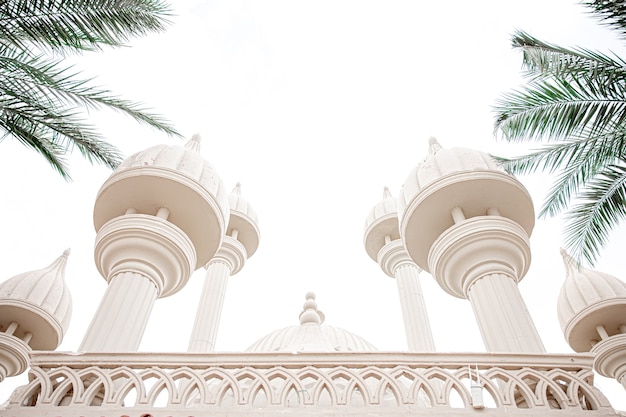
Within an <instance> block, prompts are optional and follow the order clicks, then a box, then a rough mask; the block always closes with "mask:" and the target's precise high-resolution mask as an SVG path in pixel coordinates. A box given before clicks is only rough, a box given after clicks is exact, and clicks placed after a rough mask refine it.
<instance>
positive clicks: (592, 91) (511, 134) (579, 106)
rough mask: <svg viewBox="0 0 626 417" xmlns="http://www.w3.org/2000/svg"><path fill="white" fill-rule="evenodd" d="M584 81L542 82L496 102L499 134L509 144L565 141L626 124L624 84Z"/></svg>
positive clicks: (541, 80)
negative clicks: (585, 132) (534, 140)
mask: <svg viewBox="0 0 626 417" xmlns="http://www.w3.org/2000/svg"><path fill="white" fill-rule="evenodd" d="M584 81H590V80H583V82H581V81H574V82H568V81H565V80H562V79H538V80H534V81H531V82H529V83H528V84H527V85H526V86H524V87H523V88H522V89H520V90H516V91H513V92H511V93H507V94H504V95H503V96H502V97H501V98H500V99H499V100H497V101H496V106H495V112H496V123H495V129H496V132H497V131H498V130H500V131H501V132H502V133H503V135H504V138H505V139H506V140H509V141H525V140H531V139H533V138H535V139H536V138H546V140H563V139H566V138H568V137H571V136H580V135H581V134H582V133H583V132H584V131H585V130H587V131H589V132H591V133H593V134H600V133H602V131H603V130H605V129H606V128H607V127H610V126H615V125H621V124H622V123H624V122H625V121H626V91H624V89H623V87H622V86H621V85H612V86H605V85H598V84H596V83H593V82H591V83H585V82H584Z"/></svg>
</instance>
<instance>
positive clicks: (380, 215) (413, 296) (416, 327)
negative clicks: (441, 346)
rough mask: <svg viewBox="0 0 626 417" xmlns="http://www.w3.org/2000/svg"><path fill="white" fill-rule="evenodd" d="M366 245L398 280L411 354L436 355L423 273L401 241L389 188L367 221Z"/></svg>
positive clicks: (368, 252) (387, 272) (375, 258)
mask: <svg viewBox="0 0 626 417" xmlns="http://www.w3.org/2000/svg"><path fill="white" fill-rule="evenodd" d="M364 242H365V250H366V251H367V254H368V255H369V256H370V258H372V259H373V260H374V261H376V262H377V263H378V265H380V267H381V268H382V270H383V271H384V272H385V274H387V275H388V276H390V277H391V278H395V279H396V283H397V286H398V293H399V296H400V305H401V306H402V316H403V318H404V328H405V332H406V338H407V344H408V347H409V350H410V351H413V352H434V351H435V342H434V339H433V335H432V331H431V329H430V321H429V319H428V312H427V310H426V304H425V302H424V296H423V293H422V287H421V285H420V282H419V273H420V271H421V270H420V268H419V267H418V266H417V265H415V262H413V260H412V259H411V257H410V256H409V254H408V253H407V252H406V249H405V248H404V244H403V243H402V240H401V239H400V229H399V228H398V209H397V203H396V199H395V198H393V196H392V195H391V193H390V192H389V189H388V188H387V187H385V189H384V191H383V198H382V200H381V201H380V203H378V204H377V205H376V206H374V208H372V211H371V212H370V214H369V216H368V217H367V219H366V221H365V237H364Z"/></svg>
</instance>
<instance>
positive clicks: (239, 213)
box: [226, 183, 260, 257]
mask: <svg viewBox="0 0 626 417" xmlns="http://www.w3.org/2000/svg"><path fill="white" fill-rule="evenodd" d="M228 203H229V206H230V220H229V221H228V229H227V231H226V234H227V235H228V236H232V235H233V231H234V230H237V240H238V241H239V242H241V243H242V244H243V246H244V247H245V248H246V252H247V255H248V257H250V256H252V255H253V254H254V252H256V250H257V248H258V247H259V235H260V232H259V228H258V222H259V220H258V217H257V214H256V211H254V208H253V207H252V205H251V204H250V203H248V201H247V200H246V199H245V198H243V197H242V196H241V184H240V183H237V184H236V185H235V188H233V191H232V192H231V193H230V194H229V195H228Z"/></svg>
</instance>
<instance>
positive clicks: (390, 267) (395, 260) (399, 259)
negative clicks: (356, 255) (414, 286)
mask: <svg viewBox="0 0 626 417" xmlns="http://www.w3.org/2000/svg"><path fill="white" fill-rule="evenodd" d="M377 261H378V265H380V267H381V269H382V270H383V272H384V273H385V274H387V275H388V276H390V277H391V278H395V273H396V271H397V270H398V268H400V267H401V266H404V265H411V266H413V267H415V268H417V269H418V272H420V271H421V268H420V267H418V266H417V265H415V262H414V261H413V259H411V257H410V256H409V254H408V253H407V251H406V249H405V247H404V244H403V243H402V240H400V239H396V240H393V241H391V242H389V243H387V244H386V245H385V246H383V247H382V248H381V249H380V251H379V252H378V259H377Z"/></svg>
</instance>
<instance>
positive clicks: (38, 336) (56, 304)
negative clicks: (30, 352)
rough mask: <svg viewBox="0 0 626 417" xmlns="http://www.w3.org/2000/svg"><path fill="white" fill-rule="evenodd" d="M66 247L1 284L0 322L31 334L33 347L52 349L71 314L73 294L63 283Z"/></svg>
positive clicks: (55, 345)
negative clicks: (48, 260) (41, 265)
mask: <svg viewBox="0 0 626 417" xmlns="http://www.w3.org/2000/svg"><path fill="white" fill-rule="evenodd" d="M68 256H69V250H66V251H65V252H64V253H63V255H61V256H60V257H59V258H57V260H56V261H54V262H53V263H52V264H50V266H48V267H47V268H43V269H40V270H37V271H30V272H25V273H23V274H19V275H16V276H14V277H13V278H10V279H8V280H7V281H5V282H3V283H2V284H0V325H1V326H2V328H5V329H6V328H7V327H8V325H9V324H10V323H11V322H16V323H17V324H18V325H19V326H18V328H17V331H16V333H15V334H16V336H17V337H19V338H24V334H25V333H27V332H28V333H31V334H32V339H30V342H29V345H30V346H31V347H32V348H33V349H35V350H54V349H56V348H57V346H58V345H59V344H60V343H61V341H62V340H63V335H64V334H65V332H67V329H68V327H69V323H70V318H71V316H72V297H71V295H70V291H69V288H68V287H67V285H66V284H65V280H64V276H65V265H66V264H67V257H68Z"/></svg>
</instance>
